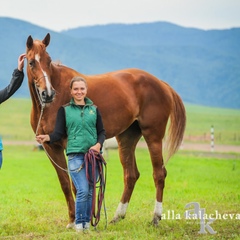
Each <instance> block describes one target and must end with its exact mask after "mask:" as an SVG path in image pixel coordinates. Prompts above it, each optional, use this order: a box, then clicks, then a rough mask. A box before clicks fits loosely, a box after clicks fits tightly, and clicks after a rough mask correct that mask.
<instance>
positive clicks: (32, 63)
mask: <svg viewBox="0 0 240 240" xmlns="http://www.w3.org/2000/svg"><path fill="white" fill-rule="evenodd" d="M28 64H29V66H30V67H32V68H33V67H34V66H35V60H34V59H32V60H30V61H29V63H28Z"/></svg>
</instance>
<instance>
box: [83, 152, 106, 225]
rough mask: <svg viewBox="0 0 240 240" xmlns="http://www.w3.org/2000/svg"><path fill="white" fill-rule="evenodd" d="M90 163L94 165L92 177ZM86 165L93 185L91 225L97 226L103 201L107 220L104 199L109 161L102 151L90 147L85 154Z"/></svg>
mask: <svg viewBox="0 0 240 240" xmlns="http://www.w3.org/2000/svg"><path fill="white" fill-rule="evenodd" d="M90 165H91V167H92V172H91V176H92V177H91V176H90V174H89V166H90ZM85 167H86V176H87V180H88V182H89V184H91V185H92V186H93V197H92V211H91V225H92V226H93V227H95V228H96V226H97V224H98V223H99V221H100V213H101V208H102V203H104V212H105V218H106V220H107V215H106V207H105V201H104V193H105V188H106V173H107V171H106V169H107V163H106V161H105V160H104V158H103V156H102V154H101V153H98V152H96V151H94V150H91V149H90V150H89V151H88V152H87V153H86V154H85ZM97 188H98V193H97V194H96V189H97ZM96 198H97V201H96Z"/></svg>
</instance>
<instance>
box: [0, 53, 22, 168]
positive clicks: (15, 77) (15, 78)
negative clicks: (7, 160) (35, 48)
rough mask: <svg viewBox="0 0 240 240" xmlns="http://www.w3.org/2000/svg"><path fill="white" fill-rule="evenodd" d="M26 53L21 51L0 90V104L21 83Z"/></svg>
mask: <svg viewBox="0 0 240 240" xmlns="http://www.w3.org/2000/svg"><path fill="white" fill-rule="evenodd" d="M25 56H26V54H25V53H23V54H21V55H20V56H19V57H18V68H16V69H15V70H14V71H13V74H12V80H11V82H10V83H9V85H8V86H7V87H5V88H4V89H2V90H0V104H1V103H2V102H4V101H6V100H7V99H8V98H10V97H11V96H12V95H13V94H14V93H15V92H16V91H17V90H18V89H19V88H20V86H21V85H22V82H23V78H24V73H23V68H24V59H25ZM2 150H3V145H2V139H1V137H0V169H1V167H2Z"/></svg>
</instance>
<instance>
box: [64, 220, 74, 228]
mask: <svg viewBox="0 0 240 240" xmlns="http://www.w3.org/2000/svg"><path fill="white" fill-rule="evenodd" d="M66 228H67V229H71V228H75V223H74V222H73V223H69V224H68V225H67V226H66Z"/></svg>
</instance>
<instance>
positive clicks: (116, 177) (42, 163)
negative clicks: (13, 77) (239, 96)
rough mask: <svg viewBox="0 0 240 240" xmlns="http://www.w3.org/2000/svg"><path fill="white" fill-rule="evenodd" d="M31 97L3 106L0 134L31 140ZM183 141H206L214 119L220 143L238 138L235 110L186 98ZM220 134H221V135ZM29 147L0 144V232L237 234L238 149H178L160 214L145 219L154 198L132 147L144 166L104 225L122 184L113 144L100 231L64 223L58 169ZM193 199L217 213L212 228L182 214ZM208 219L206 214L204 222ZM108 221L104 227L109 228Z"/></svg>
mask: <svg viewBox="0 0 240 240" xmlns="http://www.w3.org/2000/svg"><path fill="white" fill-rule="evenodd" d="M30 108H31V102H30V100H29V99H14V98H13V99H10V100H8V101H7V102H5V103H3V104H2V105H1V118H0V126H1V128H0V133H1V135H2V137H3V143H4V142H5V141H29V140H30V141H31V140H34V133H33V132H32V130H31V127H30V124H29V116H30ZM186 109H187V119H188V121H187V128H186V134H185V138H186V141H197V142H202V141H203V142H204V141H206V139H204V138H206V136H207V137H209V136H208V135H209V132H210V127H211V125H214V127H215V132H216V136H218V135H219V134H220V133H221V137H219V138H216V141H218V143H220V144H229V145H231V144H233V145H239V144H240V139H239V137H238V136H240V129H239V122H240V111H239V110H230V109H215V108H207V107H200V106H193V105H186ZM219 136H220V135H219ZM33 149H34V146H33V145H29V146H18V145H4V151H3V156H4V163H3V167H2V169H1V170H0V239H82V238H84V239H240V181H239V180H240V156H239V154H234V153H231V154H220V155H219V154H211V153H208V154H204V153H201V152H190V151H184V150H181V151H179V152H178V153H177V154H176V155H175V156H174V157H172V158H171V160H170V161H169V162H168V164H167V171H168V176H167V179H166V186H165V192H164V205H163V207H164V212H163V216H164V218H165V219H163V220H162V221H161V222H160V224H159V227H158V228H154V227H152V226H151V225H150V224H149V223H150V221H151V219H152V213H153V208H154V202H155V187H154V183H153V180H152V166H151V163H150V158H149V155H148V152H147V150H146V149H141V148H140V149H138V150H137V159H138V168H139V171H140V173H141V176H140V179H139V180H138V182H137V185H136V188H135V190H134V193H133V196H132V199H131V202H130V204H129V208H128V211H127V215H126V218H125V219H124V220H122V221H120V222H119V223H117V224H114V225H112V224H109V222H110V220H111V219H112V218H113V216H114V213H115V210H116V208H117V205H118V203H119V201H120V197H121V194H122V189H123V175H122V168H121V165H120V162H119V158H118V153H117V151H116V150H110V152H109V158H108V164H107V173H108V174H107V189H106V194H105V198H106V209H107V216H108V219H107V220H106V219H105V217H104V214H103V212H102V217H101V221H100V223H99V225H98V228H97V231H94V230H93V231H91V233H90V234H88V235H84V237H83V236H79V235H78V234H76V233H75V231H73V230H67V229H66V228H65V226H66V225H67V223H68V215H67V205H66V202H65V198H64V195H63V193H62V191H61V189H60V185H59V182H58V178H57V175H56V173H55V170H54V168H53V167H52V165H51V163H50V161H49V160H48V159H47V157H46V154H45V153H44V152H43V151H34V150H33ZM190 202H196V203H198V204H200V207H201V208H204V209H205V213H206V214H207V216H208V215H211V216H212V217H214V218H216V217H217V219H216V220H215V221H214V222H213V223H212V224H211V225H210V226H211V227H212V229H213V230H214V231H216V232H217V233H216V234H211V233H209V232H208V231H207V233H206V234H200V233H198V232H199V231H200V220H199V219H195V220H193V219H191V220H187V219H185V218H184V212H185V211H186V210H188V209H187V208H186V205H187V204H188V203H190ZM206 221H207V220H205V223H206ZM106 226H107V227H106Z"/></svg>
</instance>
